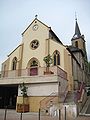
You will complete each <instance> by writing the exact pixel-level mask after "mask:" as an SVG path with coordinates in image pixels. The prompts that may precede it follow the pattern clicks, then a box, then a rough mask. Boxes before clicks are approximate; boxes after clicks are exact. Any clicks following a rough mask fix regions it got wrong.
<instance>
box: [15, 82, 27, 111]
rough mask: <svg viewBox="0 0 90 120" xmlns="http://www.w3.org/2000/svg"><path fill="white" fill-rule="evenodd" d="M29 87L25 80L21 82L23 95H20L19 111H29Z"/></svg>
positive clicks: (18, 100)
mask: <svg viewBox="0 0 90 120" xmlns="http://www.w3.org/2000/svg"><path fill="white" fill-rule="evenodd" d="M27 89H28V87H26V85H25V83H24V82H23V83H22V84H20V90H21V94H22V96H18V99H17V112H29V104H28V95H27Z"/></svg>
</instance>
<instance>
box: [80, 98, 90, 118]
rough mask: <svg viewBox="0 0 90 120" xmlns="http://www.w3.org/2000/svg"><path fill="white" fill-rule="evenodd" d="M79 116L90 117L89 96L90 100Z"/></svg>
mask: <svg viewBox="0 0 90 120" xmlns="http://www.w3.org/2000/svg"><path fill="white" fill-rule="evenodd" d="M79 115H84V116H88V115H89V116H90V96H88V99H87V101H86V103H85V105H84V107H83V109H82V110H81V112H80V113H79Z"/></svg>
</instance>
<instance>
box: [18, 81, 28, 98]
mask: <svg viewBox="0 0 90 120" xmlns="http://www.w3.org/2000/svg"><path fill="white" fill-rule="evenodd" d="M20 89H21V94H22V96H23V97H27V96H28V95H27V89H28V87H26V86H25V83H24V82H23V83H22V84H20Z"/></svg>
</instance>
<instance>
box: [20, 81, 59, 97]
mask: <svg viewBox="0 0 90 120" xmlns="http://www.w3.org/2000/svg"><path fill="white" fill-rule="evenodd" d="M27 87H28V92H27V94H28V96H48V95H50V94H51V93H53V92H56V93H57V92H58V83H44V84H29V85H27ZM18 96H21V90H20V88H19V90H18Z"/></svg>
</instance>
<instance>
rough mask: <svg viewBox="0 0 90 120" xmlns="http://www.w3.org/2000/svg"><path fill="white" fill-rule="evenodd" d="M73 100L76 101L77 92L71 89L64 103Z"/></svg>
mask: <svg viewBox="0 0 90 120" xmlns="http://www.w3.org/2000/svg"><path fill="white" fill-rule="evenodd" d="M72 102H75V93H74V92H70V91H69V92H68V93H67V96H66V99H65V101H64V103H72Z"/></svg>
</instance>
